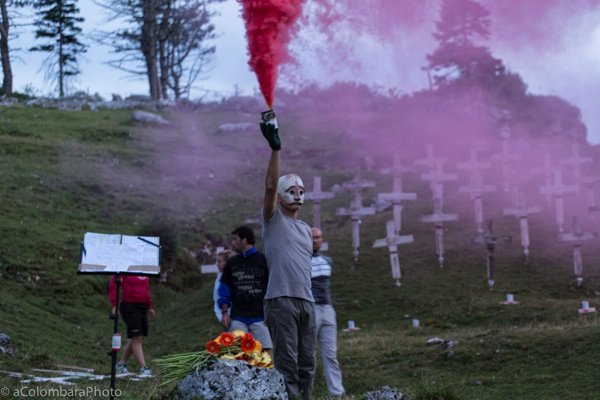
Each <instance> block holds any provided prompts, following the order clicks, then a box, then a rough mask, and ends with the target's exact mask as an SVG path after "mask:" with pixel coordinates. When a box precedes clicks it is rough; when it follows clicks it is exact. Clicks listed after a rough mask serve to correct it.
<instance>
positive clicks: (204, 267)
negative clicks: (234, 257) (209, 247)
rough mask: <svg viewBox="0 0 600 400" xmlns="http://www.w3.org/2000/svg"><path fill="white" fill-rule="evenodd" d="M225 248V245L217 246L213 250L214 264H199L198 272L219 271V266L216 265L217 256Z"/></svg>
mask: <svg viewBox="0 0 600 400" xmlns="http://www.w3.org/2000/svg"><path fill="white" fill-rule="evenodd" d="M223 250H225V247H223V246H218V247H217V249H216V250H215V262H214V264H204V265H201V266H200V273H202V274H216V273H217V272H219V268H218V267H217V256H218V255H219V253H221V252H222V251H223Z"/></svg>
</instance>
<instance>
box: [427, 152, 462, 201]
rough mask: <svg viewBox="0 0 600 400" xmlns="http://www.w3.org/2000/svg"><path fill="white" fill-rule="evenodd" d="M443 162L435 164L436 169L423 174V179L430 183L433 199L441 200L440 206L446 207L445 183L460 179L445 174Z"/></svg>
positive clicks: (453, 175)
mask: <svg viewBox="0 0 600 400" xmlns="http://www.w3.org/2000/svg"><path fill="white" fill-rule="evenodd" d="M443 163H444V162H443V161H438V162H436V163H435V165H434V167H433V168H432V169H431V170H430V171H429V172H426V173H424V174H421V179H423V180H426V181H429V183H430V185H431V191H432V192H433V199H439V200H440V205H441V206H442V207H443V205H444V182H450V181H455V180H457V179H458V175H457V174H453V173H448V172H445V171H444V169H443V167H442V165H443Z"/></svg>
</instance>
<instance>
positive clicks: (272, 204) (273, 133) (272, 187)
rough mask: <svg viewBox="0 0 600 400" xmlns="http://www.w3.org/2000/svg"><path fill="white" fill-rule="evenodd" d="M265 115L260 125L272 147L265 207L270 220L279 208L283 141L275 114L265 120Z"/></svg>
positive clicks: (265, 215) (266, 181) (266, 184)
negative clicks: (280, 164)
mask: <svg viewBox="0 0 600 400" xmlns="http://www.w3.org/2000/svg"><path fill="white" fill-rule="evenodd" d="M264 114H265V113H263V122H261V123H260V130H261V132H262V134H263V136H264V137H265V139H267V141H268V142H269V146H270V147H271V150H272V151H271V158H270V159H269V165H268V166H267V176H266V178H265V202H264V205H263V207H264V208H263V215H264V218H265V219H267V220H268V219H270V218H271V217H272V216H273V214H274V213H275V209H276V207H277V182H278V180H279V162H280V153H281V139H280V138H279V129H278V127H277V120H276V119H275V114H272V111H271V115H269V117H270V118H269V119H266V120H265V117H264Z"/></svg>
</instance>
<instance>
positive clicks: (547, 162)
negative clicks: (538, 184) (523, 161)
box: [531, 153, 556, 207]
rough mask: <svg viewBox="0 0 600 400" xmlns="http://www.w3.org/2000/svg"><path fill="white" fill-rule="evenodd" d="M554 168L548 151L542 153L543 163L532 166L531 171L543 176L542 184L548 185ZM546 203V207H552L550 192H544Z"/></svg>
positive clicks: (550, 183)
mask: <svg viewBox="0 0 600 400" xmlns="http://www.w3.org/2000/svg"><path fill="white" fill-rule="evenodd" d="M555 169H556V168H555V167H554V166H553V165H552V160H551V158H550V153H544V163H543V164H542V166H540V167H536V168H532V169H531V172H532V173H534V174H540V175H543V176H544V185H545V186H546V187H550V186H551V185H552V177H553V174H554V170H555ZM544 197H546V203H548V207H552V194H551V193H546V194H545V195H544Z"/></svg>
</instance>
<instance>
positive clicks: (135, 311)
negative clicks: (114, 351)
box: [119, 302, 148, 338]
mask: <svg viewBox="0 0 600 400" xmlns="http://www.w3.org/2000/svg"><path fill="white" fill-rule="evenodd" d="M119 310H121V317H123V321H124V322H125V325H127V337H128V338H132V337H136V336H148V307H146V303H128V302H122V303H121V305H120V307H119Z"/></svg>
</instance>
